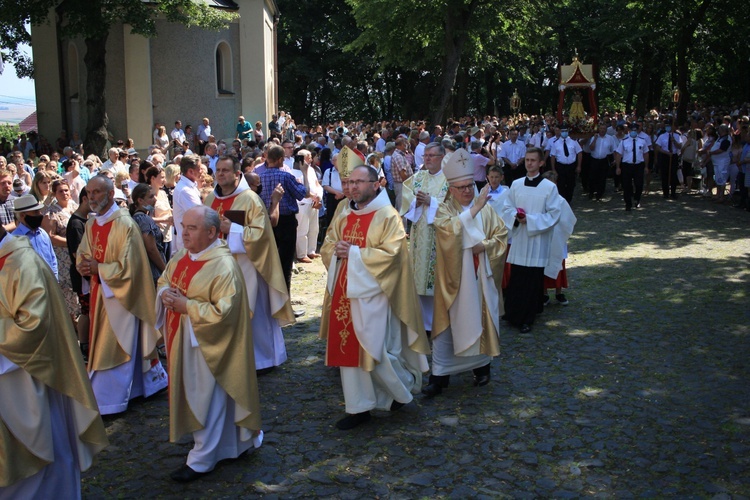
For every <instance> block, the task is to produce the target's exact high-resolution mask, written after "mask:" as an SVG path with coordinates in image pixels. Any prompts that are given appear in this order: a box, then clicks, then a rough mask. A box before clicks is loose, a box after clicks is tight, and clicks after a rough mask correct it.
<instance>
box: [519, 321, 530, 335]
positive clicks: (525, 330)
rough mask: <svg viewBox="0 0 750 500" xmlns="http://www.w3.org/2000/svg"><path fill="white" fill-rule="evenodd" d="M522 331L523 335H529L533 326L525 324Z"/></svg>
mask: <svg viewBox="0 0 750 500" xmlns="http://www.w3.org/2000/svg"><path fill="white" fill-rule="evenodd" d="M520 331H521V333H529V332H530V331H531V326H529V325H527V324H526V323H524V324H523V325H521V329H520Z"/></svg>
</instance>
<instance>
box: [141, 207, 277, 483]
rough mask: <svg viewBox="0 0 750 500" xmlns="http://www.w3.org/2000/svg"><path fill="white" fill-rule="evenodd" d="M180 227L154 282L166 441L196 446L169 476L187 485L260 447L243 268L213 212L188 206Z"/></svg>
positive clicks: (251, 333)
mask: <svg viewBox="0 0 750 500" xmlns="http://www.w3.org/2000/svg"><path fill="white" fill-rule="evenodd" d="M182 225H183V235H182V236H183V244H184V245H183V246H184V249H183V250H181V251H179V252H177V253H176V254H175V256H174V258H173V259H172V260H170V261H169V264H167V268H166V269H165V270H164V273H163V274H162V275H161V277H160V278H159V282H158V284H157V287H158V289H159V293H158V296H157V302H156V308H157V317H158V323H157V324H158V326H159V328H161V329H162V331H163V332H164V333H165V336H166V342H167V354H168V357H169V375H170V379H171V387H170V390H169V439H170V441H172V442H176V441H177V440H178V439H180V437H182V435H184V434H187V433H192V434H193V440H194V441H195V446H194V447H193V449H192V450H190V453H189V454H188V456H187V463H186V464H185V465H183V466H181V467H179V468H178V469H176V470H175V471H173V472H172V473H171V475H170V477H171V478H172V479H173V480H175V481H178V482H188V481H193V480H195V479H198V478H199V477H201V476H204V475H205V474H207V473H209V472H211V471H212V470H213V469H214V467H215V466H216V464H217V463H218V462H219V461H220V460H226V459H234V458H237V457H239V456H240V455H241V454H242V453H244V452H245V451H247V450H248V449H250V448H251V447H255V448H257V447H259V446H260V445H261V443H262V441H263V431H261V419H260V400H259V397H258V381H257V378H256V375H255V361H254V357H253V332H252V326H251V323H250V316H251V314H252V313H251V311H250V308H249V307H248V299H247V292H246V290H245V281H244V280H243V279H242V271H241V270H240V268H239V265H238V264H237V261H236V260H235V259H234V258H233V257H232V253H231V252H230V251H229V248H228V247H227V244H226V243H225V242H224V241H222V240H220V239H219V234H220V227H221V219H220V218H219V214H217V213H216V212H215V211H214V210H211V209H210V208H208V207H205V206H198V207H194V208H191V209H190V210H188V211H187V212H186V213H185V218H184V220H183V223H182Z"/></svg>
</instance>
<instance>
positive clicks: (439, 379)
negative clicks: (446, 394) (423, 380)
mask: <svg viewBox="0 0 750 500" xmlns="http://www.w3.org/2000/svg"><path fill="white" fill-rule="evenodd" d="M450 380H451V378H450V375H430V381H429V383H428V384H427V385H426V386H424V387H422V394H424V395H425V396H427V397H428V398H434V397H435V396H437V395H438V394H442V393H443V387H448V384H450Z"/></svg>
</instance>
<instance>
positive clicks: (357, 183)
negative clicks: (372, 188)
mask: <svg viewBox="0 0 750 500" xmlns="http://www.w3.org/2000/svg"><path fill="white" fill-rule="evenodd" d="M373 182H378V181H349V185H350V186H351V185H352V184H356V185H357V186H361V185H362V184H371V183H373Z"/></svg>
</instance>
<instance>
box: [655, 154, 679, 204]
mask: <svg viewBox="0 0 750 500" xmlns="http://www.w3.org/2000/svg"><path fill="white" fill-rule="evenodd" d="M670 160H671V161H670ZM659 161H660V162H661V164H660V165H659V171H660V172H661V191H662V193H663V194H664V197H665V198H666V197H667V196H669V195H670V194H671V195H676V194H677V167H679V166H680V161H679V158H678V157H677V155H670V154H664V153H659Z"/></svg>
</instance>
